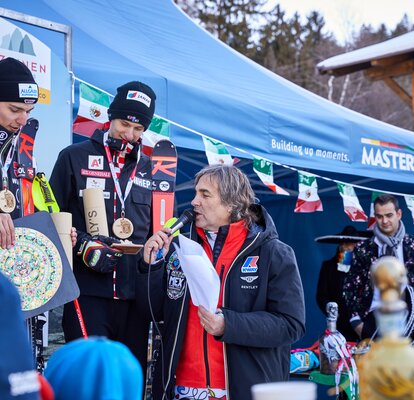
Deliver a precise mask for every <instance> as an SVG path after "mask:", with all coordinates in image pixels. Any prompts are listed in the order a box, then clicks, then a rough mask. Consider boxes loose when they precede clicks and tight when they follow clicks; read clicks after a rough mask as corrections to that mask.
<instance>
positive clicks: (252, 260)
mask: <svg viewBox="0 0 414 400" xmlns="http://www.w3.org/2000/svg"><path fill="white" fill-rule="evenodd" d="M258 261H259V256H250V257H247V258H246V261H245V262H244V263H243V265H242V267H241V272H242V274H250V273H254V272H257V270H258V268H259V267H258V265H257V262H258Z"/></svg>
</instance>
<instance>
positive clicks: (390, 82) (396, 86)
mask: <svg viewBox="0 0 414 400" xmlns="http://www.w3.org/2000/svg"><path fill="white" fill-rule="evenodd" d="M384 82H385V84H386V85H387V86H388V87H389V88H390V89H391V90H393V91H394V92H395V93H396V94H397V95H398V97H400V99H401V100H402V101H403V102H404V103H405V104H407V105H408V107H410V108H411V107H412V104H413V99H412V97H411V96H410V95H409V94H408V93H407V92H406V91H405V90H404V89H403V88H402V87H401V86H400V85H399V84H398V83H397V82H395V80H394V79H392V78H385V79H384Z"/></svg>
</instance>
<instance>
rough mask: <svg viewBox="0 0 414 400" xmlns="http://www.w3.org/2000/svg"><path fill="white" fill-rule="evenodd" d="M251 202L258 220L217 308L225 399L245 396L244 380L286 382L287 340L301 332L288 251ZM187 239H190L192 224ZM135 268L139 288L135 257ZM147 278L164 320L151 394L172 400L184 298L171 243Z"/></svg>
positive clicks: (299, 294) (298, 292) (298, 289)
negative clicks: (220, 317)
mask: <svg viewBox="0 0 414 400" xmlns="http://www.w3.org/2000/svg"><path fill="white" fill-rule="evenodd" d="M252 207H253V208H254V209H255V212H256V213H257V215H258V218H259V222H258V224H257V225H254V226H252V228H251V229H250V230H249V233H248V236H247V238H246V241H245V242H244V244H243V245H242V247H241V249H240V251H239V254H238V256H237V257H236V259H235V260H234V262H233V263H232V265H231V267H230V269H229V272H228V274H227V276H226V278H225V284H224V294H223V307H222V309H223V313H224V318H225V331H224V334H223V336H220V337H216V339H217V340H220V341H222V342H223V346H224V355H225V357H224V359H225V370H226V386H227V390H228V394H227V399H228V400H250V399H251V392H250V389H251V386H252V385H254V384H256V383H262V382H275V381H284V380H287V379H288V377H289V367H290V346H291V344H292V343H294V342H296V341H297V340H298V339H300V338H301V337H302V336H303V334H304V331H305V305H304V298H303V289H302V282H301V279H300V276H299V271H298V267H297V264H296V258H295V255H294V252H293V250H292V249H291V248H290V247H289V246H288V245H286V244H284V243H282V242H281V241H279V240H278V234H277V232H276V227H275V226H274V224H273V221H272V220H271V218H270V216H269V215H268V213H267V212H266V211H265V210H264V208H262V207H260V206H257V205H255V206H252ZM227 232H228V227H221V228H220V230H219V233H218V237H217V239H216V244H215V248H214V251H213V254H215V253H216V252H217V246H221V245H222V243H224V239H225V235H226V233H227ZM190 237H191V238H192V239H193V240H197V234H196V231H195V227H194V226H192V227H191V233H190ZM255 256H256V257H258V258H254V257H255ZM249 257H250V258H249ZM255 266H256V267H257V268H256V267H255ZM140 268H141V271H142V272H143V274H142V275H139V276H138V279H139V280H140V281H141V282H140V283H139V287H144V286H145V285H144V282H146V280H147V278H148V276H147V274H146V273H145V272H147V271H148V265H146V264H145V263H142V264H141V265H140ZM172 277H175V278H182V285H181V286H180V287H177V286H176V285H177V282H180V280H178V279H170V278H172ZM150 282H151V285H150V288H151V289H150V298H151V305H152V309H153V311H154V313H155V317H156V319H157V320H164V324H163V327H162V334H163V335H162V339H163V351H162V352H161V354H163V357H164V359H163V360H161V359H159V360H158V362H157V365H156V372H155V382H154V399H155V400H160V399H173V389H174V384H175V382H174V375H175V370H176V368H177V365H178V361H179V356H180V351H181V349H182V345H183V340H184V333H185V327H186V324H187V314H188V306H189V300H190V293H189V289H188V286H187V282H186V279H185V276H184V275H183V274H182V271H181V266H180V265H179V260H177V258H176V252H175V251H174V246H173V244H172V245H171V247H170V251H169V253H168V254H167V256H166V258H165V263H164V262H159V263H157V264H154V265H152V266H151V273H150ZM171 285H175V286H174V287H172V286H171ZM137 301H138V306H141V307H143V306H145V305H146V303H147V294H146V292H145V291H140V292H138V293H137ZM162 365H164V374H162V373H161V366H162ZM162 375H164V382H162ZM163 387H165V388H166V390H165V392H164V391H163Z"/></svg>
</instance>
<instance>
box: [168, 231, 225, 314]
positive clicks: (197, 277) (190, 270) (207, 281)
mask: <svg viewBox="0 0 414 400" xmlns="http://www.w3.org/2000/svg"><path fill="white" fill-rule="evenodd" d="M178 240H179V243H180V247H178V246H177V244H175V243H173V244H174V247H175V250H176V251H177V255H178V259H179V260H180V264H181V268H182V269H183V272H184V274H185V276H186V278H187V282H188V287H189V289H190V295H191V299H192V301H193V303H194V305H196V306H199V305H202V306H204V307H205V308H207V310H209V311H211V312H213V313H214V312H215V311H216V309H217V303H218V298H219V294H220V278H219V276H218V275H217V272H216V270H215V269H214V267H213V265H212V264H211V261H210V260H209V258H208V257H207V254H206V253H205V252H204V250H203V248H202V247H201V246H200V245H199V244H198V243H196V242H194V241H193V240H191V239H188V238H186V237H185V236H183V235H179V237H178Z"/></svg>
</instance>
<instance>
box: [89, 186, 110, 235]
mask: <svg viewBox="0 0 414 400" xmlns="http://www.w3.org/2000/svg"><path fill="white" fill-rule="evenodd" d="M83 208H84V210H85V223H86V231H87V232H88V233H89V234H90V235H92V236H93V235H104V236H109V232H108V222H107V219H106V208H105V200H104V196H103V191H102V189H98V188H90V189H83Z"/></svg>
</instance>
